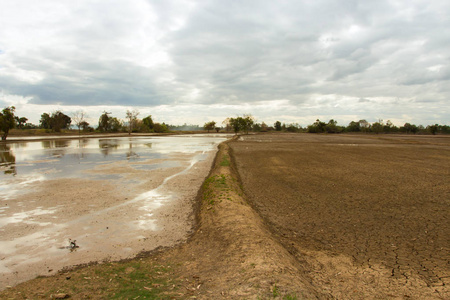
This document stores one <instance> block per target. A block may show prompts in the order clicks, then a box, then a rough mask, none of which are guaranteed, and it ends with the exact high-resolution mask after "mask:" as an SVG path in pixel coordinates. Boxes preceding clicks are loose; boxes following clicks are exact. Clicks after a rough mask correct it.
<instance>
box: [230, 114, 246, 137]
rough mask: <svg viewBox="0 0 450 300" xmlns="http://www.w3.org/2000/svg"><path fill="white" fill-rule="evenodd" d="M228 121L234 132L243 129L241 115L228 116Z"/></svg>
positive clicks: (236, 132)
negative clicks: (235, 116)
mask: <svg viewBox="0 0 450 300" xmlns="http://www.w3.org/2000/svg"><path fill="white" fill-rule="evenodd" d="M228 122H229V124H230V126H231V127H232V128H233V130H234V133H235V134H238V133H239V131H241V130H243V128H244V119H243V118H242V117H237V118H229V120H228Z"/></svg>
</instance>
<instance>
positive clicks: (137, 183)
mask: <svg viewBox="0 0 450 300" xmlns="http://www.w3.org/2000/svg"><path fill="white" fill-rule="evenodd" d="M225 139H226V136H224V135H183V136H165V137H156V136H155V137H133V136H132V137H111V138H88V139H87V138H86V139H71V140H65V139H55V140H45V141H33V140H30V141H27V142H15V143H6V144H0V289H3V288H5V287H7V286H9V285H14V284H17V283H19V282H21V281H24V280H27V279H31V278H33V277H36V276H37V275H47V274H53V273H55V272H56V271H58V270H60V269H61V268H64V267H69V266H72V265H77V264H82V263H88V262H91V261H103V260H117V259H123V258H129V257H132V256H135V255H136V254H138V253H139V252H141V251H148V250H152V249H154V248H156V247H158V246H170V245H173V244H174V243H177V242H180V241H183V240H185V239H186V237H187V235H188V233H189V231H190V230H191V228H192V224H193V223H192V222H193V214H192V204H193V200H194V199H195V196H196V194H197V191H198V189H199V188H200V185H201V184H202V182H203V180H204V178H205V176H206V175H207V174H208V171H209V168H210V166H211V163H212V160H213V158H214V154H215V152H216V150H217V145H218V144H219V143H220V142H222V141H224V140H225Z"/></svg>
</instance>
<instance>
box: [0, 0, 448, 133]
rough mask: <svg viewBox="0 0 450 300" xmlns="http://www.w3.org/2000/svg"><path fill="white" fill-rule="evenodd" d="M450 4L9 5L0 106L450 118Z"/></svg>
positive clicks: (205, 116)
mask: <svg viewBox="0 0 450 300" xmlns="http://www.w3.org/2000/svg"><path fill="white" fill-rule="evenodd" d="M449 11H450V4H449V2H448V1H425V0H416V1H388V0H386V1H383V0H380V1H347V2H336V1H329V0H319V1H313V2H311V1H283V2H261V1H246V2H235V1H218V0H217V1H207V2H205V1H151V0H136V1H123V0H115V1H102V0H99V1H95V2H93V1H87V0H84V1H49V0H47V1H44V0H43V1H31V0H28V1H27V0H16V1H3V2H2V3H0V89H2V90H3V91H4V93H5V96H4V97H3V99H0V101H1V102H3V103H4V104H5V103H6V104H16V106H18V107H19V108H18V112H20V113H21V114H24V115H26V116H27V117H29V118H30V119H32V120H34V122H36V121H35V120H36V115H40V113H42V112H44V111H49V109H56V108H58V109H61V110H63V111H71V110H73V109H75V108H84V109H85V110H87V111H89V112H90V115H92V118H93V119H97V120H98V116H99V115H100V113H101V112H102V110H103V109H104V108H107V109H108V110H113V111H115V112H117V113H116V114H118V115H120V114H123V109H124V108H126V107H137V108H139V109H140V110H141V111H149V112H154V113H152V114H153V115H154V116H155V117H156V118H157V119H160V121H165V122H167V123H174V124H182V123H185V122H186V123H198V124H202V123H203V122H206V121H208V120H210V119H211V118H222V117H226V116H230V115H234V114H243V113H252V114H253V115H255V116H257V118H258V119H259V120H260V121H264V120H268V121H267V123H271V122H272V121H276V120H280V121H284V122H294V121H291V120H298V122H299V123H302V122H306V124H308V123H311V122H313V121H314V120H315V119H316V118H318V117H320V118H324V119H331V118H334V119H337V120H338V121H339V122H340V123H344V122H349V121H351V119H350V118H354V117H356V118H365V119H368V120H369V119H372V120H377V119H378V118H383V119H388V118H391V119H396V120H399V122H400V121H401V122H403V121H408V122H414V123H420V124H427V123H448V122H449V119H448V115H449V112H448V110H449V98H450V97H449V96H450V91H449V89H450V88H449V79H450V66H449V61H450V54H449V53H450V37H449V36H448V35H447V34H446V32H447V31H448V28H449V27H450V20H449V18H448V12H449ZM18 99H21V100H20V101H19V100H18ZM24 99H25V100H24ZM280 99H282V100H280ZM361 100H364V101H361ZM125 110H126V109H125ZM27 114H30V116H28V115H27ZM31 115H33V117H31ZM119 117H120V116H119ZM407 118H411V119H407ZM308 120H309V121H308ZM217 121H219V120H217ZM269 121H270V122H269ZM306 124H304V125H306Z"/></svg>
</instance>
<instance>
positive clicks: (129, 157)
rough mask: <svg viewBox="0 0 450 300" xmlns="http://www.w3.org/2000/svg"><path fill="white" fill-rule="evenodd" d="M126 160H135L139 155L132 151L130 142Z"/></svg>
mask: <svg viewBox="0 0 450 300" xmlns="http://www.w3.org/2000/svg"><path fill="white" fill-rule="evenodd" d="M126 154H127V160H136V159H138V158H139V155H138V154H137V153H136V152H134V151H133V143H132V142H130V144H129V147H128V151H127V153H126Z"/></svg>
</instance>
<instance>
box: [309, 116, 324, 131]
mask: <svg viewBox="0 0 450 300" xmlns="http://www.w3.org/2000/svg"><path fill="white" fill-rule="evenodd" d="M326 126H327V124H326V123H325V122H322V121H320V120H319V119H317V120H316V122H314V124H312V125H309V126H308V132H309V133H322V132H325V128H326Z"/></svg>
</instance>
